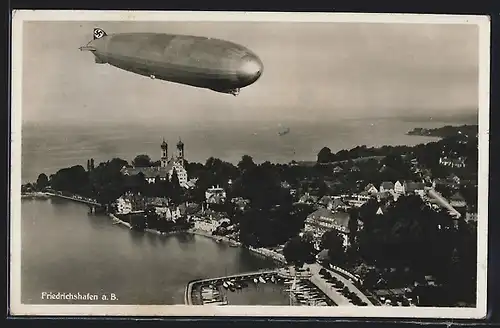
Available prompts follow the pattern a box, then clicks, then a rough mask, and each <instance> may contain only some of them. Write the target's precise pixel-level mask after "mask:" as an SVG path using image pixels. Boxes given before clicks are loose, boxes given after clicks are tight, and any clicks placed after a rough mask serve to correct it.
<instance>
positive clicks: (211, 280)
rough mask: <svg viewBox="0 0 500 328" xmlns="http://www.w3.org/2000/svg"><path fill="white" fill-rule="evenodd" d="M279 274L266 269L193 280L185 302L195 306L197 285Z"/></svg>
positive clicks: (189, 285)
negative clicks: (194, 295) (194, 289)
mask: <svg viewBox="0 0 500 328" xmlns="http://www.w3.org/2000/svg"><path fill="white" fill-rule="evenodd" d="M277 272H278V269H264V270H259V271H253V272H244V273H239V274H234V275H230V276H224V277H216V278H207V279H198V280H193V281H190V282H189V283H188V284H187V286H186V289H185V293H184V302H185V304H186V305H194V304H193V299H192V294H193V287H195V285H197V284H210V283H214V282H216V281H218V280H228V279H233V278H253V277H257V276H260V275H263V274H270V273H277Z"/></svg>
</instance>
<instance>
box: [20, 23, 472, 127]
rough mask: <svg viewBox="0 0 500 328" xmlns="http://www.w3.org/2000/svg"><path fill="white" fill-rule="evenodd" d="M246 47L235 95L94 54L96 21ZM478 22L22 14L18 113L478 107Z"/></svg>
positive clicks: (138, 114) (375, 112)
mask: <svg viewBox="0 0 500 328" xmlns="http://www.w3.org/2000/svg"><path fill="white" fill-rule="evenodd" d="M96 26H98V27H100V28H102V29H104V30H105V31H106V32H107V33H108V34H111V33H120V32H159V33H169V34H188V35H199V36H207V37H213V38H221V39H225V40H228V41H232V42H236V43H239V44H241V45H244V46H246V47H247V48H249V49H251V50H252V51H253V52H255V53H256V54H257V55H258V56H259V57H260V58H261V60H262V62H263V64H264V72H263V75H262V76H261V77H260V79H259V80H258V81H257V82H255V83H254V84H252V85H250V86H248V87H246V88H243V89H242V90H241V93H240V95H239V96H237V97H234V96H232V95H227V94H222V93H217V92H214V91H210V90H205V89H199V88H195V87H190V86H185V85H180V84H175V83H171V82H165V81H159V80H152V79H149V78H147V77H142V76H139V75H136V74H133V73H130V72H126V71H123V70H120V69H118V68H115V67H112V66H110V65H99V64H95V63H94V58H93V56H92V54H91V53H88V52H81V51H79V50H78V48H79V47H80V46H82V45H85V44H86V43H87V42H88V41H90V40H91V38H92V30H93V28H94V27H96ZM478 31H479V29H478V27H477V26H475V25H449V24H445V25H430V24H426V25H423V24H396V23H392V24H387V23H386V24H380V23H285V22H281V23H277V22H267V23H256V22H155V23H147V22H77V21H68V22H48V21H45V22H25V23H24V26H23V72H22V74H23V97H22V106H23V109H22V116H23V122H47V121H59V122H77V123H78V122H84V121H102V122H108V121H114V122H136V123H137V122H144V123H148V122H149V123H152V122H172V123H175V124H182V123H193V122H212V121H220V122H245V121H249V120H253V121H275V120H309V121H322V122H325V121H328V120H339V119H344V118H363V117H391V116H398V115H403V116H406V115H408V114H412V113H420V114H421V113H429V114H430V115H432V113H454V112H457V113H464V112H468V111H470V112H474V111H477V108H478V62H479V59H478Z"/></svg>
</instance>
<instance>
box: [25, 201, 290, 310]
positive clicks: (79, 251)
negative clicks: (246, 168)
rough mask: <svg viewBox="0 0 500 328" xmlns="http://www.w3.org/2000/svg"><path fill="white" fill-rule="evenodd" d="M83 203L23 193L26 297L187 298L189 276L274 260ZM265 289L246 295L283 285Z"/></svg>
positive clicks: (144, 301) (276, 296) (36, 300)
mask: <svg viewBox="0 0 500 328" xmlns="http://www.w3.org/2000/svg"><path fill="white" fill-rule="evenodd" d="M87 210H88V209H87V207H86V206H85V205H81V204H78V203H73V202H67V201H63V200H57V199H51V200H23V202H22V212H21V216H22V235H21V238H22V252H21V253H22V254H21V262H22V263H21V266H22V271H21V272H22V273H21V293H22V295H21V296H22V302H23V303H25V304H26V303H28V304H30V303H31V304H44V303H48V302H58V303H64V302H67V301H44V300H41V293H42V292H53V293H57V292H65V293H67V292H71V293H78V292H80V293H96V294H102V293H115V294H116V295H117V297H118V298H119V302H118V303H119V304H140V305H149V304H184V288H185V286H186V284H187V283H188V282H189V281H190V280H193V279H198V278H207V277H216V276H223V275H226V274H235V273H240V272H247V271H253V270H256V269H262V268H272V267H275V264H274V263H273V262H272V261H270V260H268V259H265V258H262V257H260V256H257V255H255V254H253V253H250V252H249V251H248V250H245V249H241V248H236V247H229V246H227V245H225V244H219V243H216V242H214V241H213V240H211V239H209V238H205V237H201V236H193V235H189V234H179V235H172V236H158V235H154V234H150V233H140V232H134V231H131V230H129V229H128V228H126V227H124V226H121V225H113V224H112V221H111V220H110V219H109V218H107V217H106V216H91V215H88V214H87ZM262 292H263V293H264V294H262V293H261V295H260V296H256V295H255V294H251V295H250V296H251V297H250V298H249V302H250V303H255V302H257V300H258V299H259V298H260V300H261V301H262V302H264V303H263V304H276V303H278V304H280V302H283V301H280V300H282V299H283V296H282V295H280V293H274V292H273V290H267V292H266V291H265V290H263V291H262ZM285 300H286V299H285ZM80 302H81V303H82V301H80ZM106 304H108V303H106ZM261 304H262V303H261Z"/></svg>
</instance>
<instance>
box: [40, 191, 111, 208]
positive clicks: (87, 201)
mask: <svg viewBox="0 0 500 328" xmlns="http://www.w3.org/2000/svg"><path fill="white" fill-rule="evenodd" d="M45 194H46V195H48V196H51V197H58V198H63V199H68V200H72V201H75V202H80V203H83V204H87V205H92V206H101V204H99V203H97V202H96V201H94V200H91V199H88V198H84V197H81V196H77V195H73V196H66V195H62V194H59V193H53V192H46V193H45Z"/></svg>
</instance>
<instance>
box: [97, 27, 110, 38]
mask: <svg viewBox="0 0 500 328" xmlns="http://www.w3.org/2000/svg"><path fill="white" fill-rule="evenodd" d="M106 35H107V34H106V32H104V30H103V29H100V28H97V27H96V28H94V40H96V39H100V38H102V37H103V36H106Z"/></svg>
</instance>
